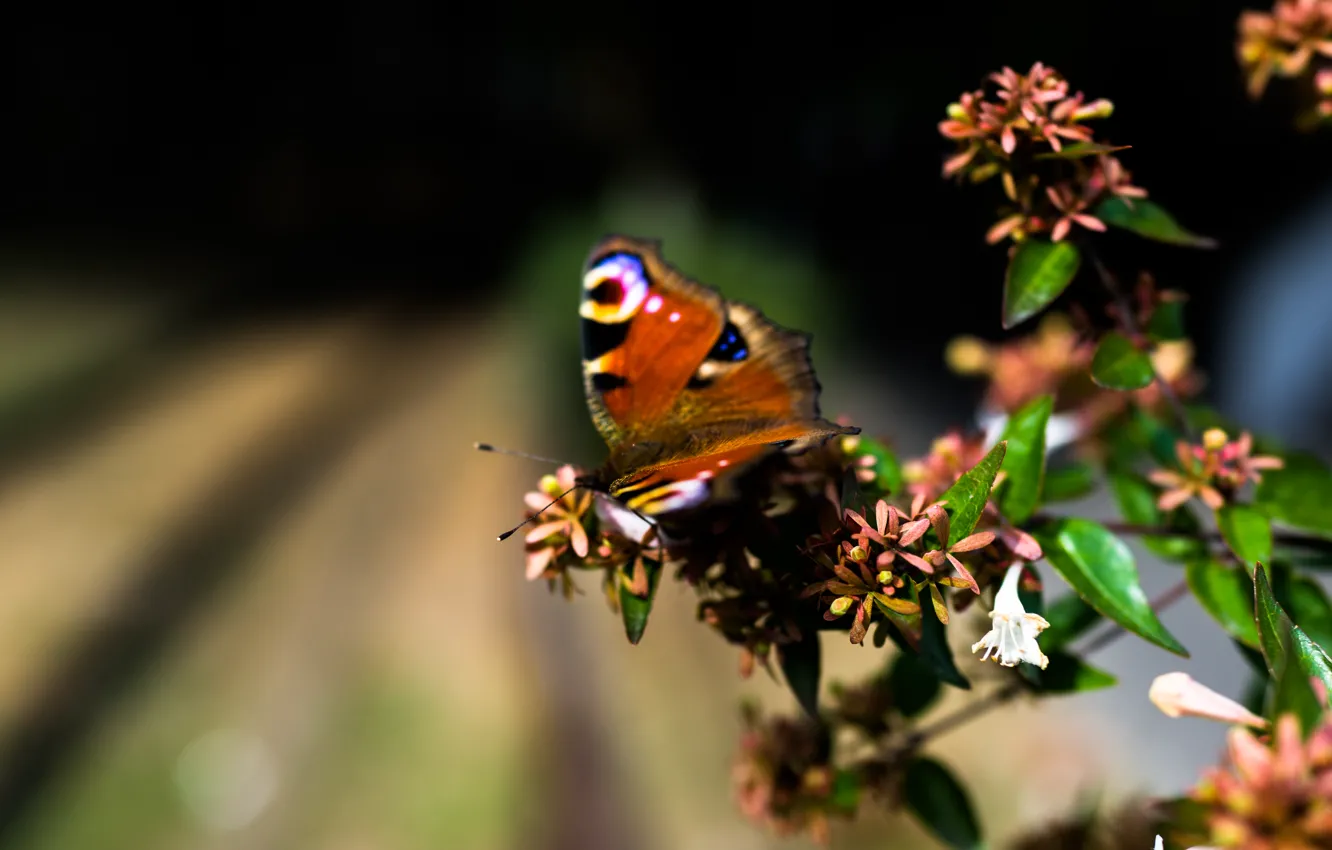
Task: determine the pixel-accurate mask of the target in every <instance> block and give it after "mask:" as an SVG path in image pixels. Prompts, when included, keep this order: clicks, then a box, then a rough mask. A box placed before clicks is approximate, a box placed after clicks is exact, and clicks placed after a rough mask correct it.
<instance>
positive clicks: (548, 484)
mask: <svg viewBox="0 0 1332 850" xmlns="http://www.w3.org/2000/svg"><path fill="white" fill-rule="evenodd" d="M537 486H538V487H540V488H541V492H543V493H548V494H550V497H551V498H552V499H553V498H555V497H556V496H558V495H560V492H561V491H560V482H559V480H558V479H557V478H556V477H555V476H554V475H543V476H541V481H540V482H539V483H538V484H537Z"/></svg>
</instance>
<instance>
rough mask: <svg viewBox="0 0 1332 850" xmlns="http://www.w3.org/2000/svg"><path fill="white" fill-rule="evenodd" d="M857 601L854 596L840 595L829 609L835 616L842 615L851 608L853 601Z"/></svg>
mask: <svg viewBox="0 0 1332 850" xmlns="http://www.w3.org/2000/svg"><path fill="white" fill-rule="evenodd" d="M855 601H856V599H855V597H854V596H839V597H837V598H836V599H834V600H833V602H832V605H831V606H830V607H829V608H828V610H829V611H830V612H831V613H832V615H833V616H834V617H840V616H842V615H843V614H845V613H846V612H847V611H850V610H851V603H853V602H855Z"/></svg>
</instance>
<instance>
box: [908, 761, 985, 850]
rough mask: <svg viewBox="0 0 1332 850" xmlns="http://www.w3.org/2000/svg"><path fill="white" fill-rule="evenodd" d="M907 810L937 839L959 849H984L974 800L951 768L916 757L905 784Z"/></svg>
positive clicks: (909, 766) (910, 766)
mask: <svg viewBox="0 0 1332 850" xmlns="http://www.w3.org/2000/svg"><path fill="white" fill-rule="evenodd" d="M902 791H903V797H904V798H905V801H906V806H907V809H908V810H909V811H910V812H911V813H912V814H913V815H915V816H916V819H917V820H919V821H920V823H921V825H922V826H924V827H925V828H926V829H927V830H929V831H930V832H931V833H933V834H934V836H935V837H936V838H938V839H939V840H940V841H942V842H943V843H944V844H946V845H948V846H949V847H953V848H957V850H982V848H984V847H985V843H984V841H982V840H981V830H980V823H979V822H978V821H977V820H976V812H975V810H974V809H972V807H971V800H970V798H968V796H967V792H966V789H964V788H963V787H962V785H961V783H959V782H958V781H957V780H956V779H954V778H953V774H952V773H950V772H949V770H948V768H946V767H944V766H943V765H942V764H939V762H937V761H934V760H933V759H928V758H923V757H922V758H917V759H916V760H915V761H913V762H911V764H909V765H908V766H907V769H906V777H905V779H904V781H903V782H902Z"/></svg>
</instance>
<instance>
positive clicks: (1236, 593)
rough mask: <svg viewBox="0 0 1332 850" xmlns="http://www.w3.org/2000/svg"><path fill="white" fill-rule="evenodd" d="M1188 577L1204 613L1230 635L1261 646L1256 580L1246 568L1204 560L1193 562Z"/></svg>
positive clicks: (1252, 645)
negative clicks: (1255, 615)
mask: <svg viewBox="0 0 1332 850" xmlns="http://www.w3.org/2000/svg"><path fill="white" fill-rule="evenodd" d="M1184 575H1185V577H1186V578H1187V579H1188V582H1189V589H1190V590H1192V591H1193V595H1194V596H1196V597H1197V598H1198V602H1199V603H1201V604H1202V607H1203V610H1204V611H1206V612H1207V613H1208V614H1211V615H1212V617H1213V619H1215V620H1216V621H1217V622H1218V623H1220V624H1221V628H1223V629H1225V630H1226V633H1227V634H1229V635H1230V636H1231V637H1234V638H1236V639H1238V640H1240V641H1243V642H1244V643H1245V644H1246V645H1248V646H1251V647H1254V648H1257V647H1258V646H1259V642H1258V626H1257V624H1256V623H1255V622H1254V619H1253V581H1252V579H1250V578H1249V574H1248V572H1246V571H1245V570H1244V568H1242V567H1232V566H1226V565H1224V564H1220V563H1218V562H1216V561H1215V560H1212V559H1210V558H1201V559H1198V560H1196V561H1190V562H1189V564H1188V566H1187V567H1186V568H1185V572H1184Z"/></svg>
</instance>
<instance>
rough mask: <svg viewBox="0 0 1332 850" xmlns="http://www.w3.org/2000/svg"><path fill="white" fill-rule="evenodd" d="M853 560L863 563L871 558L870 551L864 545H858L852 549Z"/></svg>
mask: <svg viewBox="0 0 1332 850" xmlns="http://www.w3.org/2000/svg"><path fill="white" fill-rule="evenodd" d="M851 560H853V561H855V562H856V563H857V564H863V563H865V562H866V561H868V560H869V552H866V551H865V549H864V547H861V546H856V547H855V548H853V549H852V550H851Z"/></svg>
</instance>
